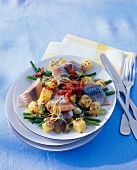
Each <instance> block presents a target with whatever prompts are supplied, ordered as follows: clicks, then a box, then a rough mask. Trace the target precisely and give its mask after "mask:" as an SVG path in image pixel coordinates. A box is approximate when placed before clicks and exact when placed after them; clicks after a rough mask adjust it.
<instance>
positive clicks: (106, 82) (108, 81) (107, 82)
mask: <svg viewBox="0 0 137 170" xmlns="http://www.w3.org/2000/svg"><path fill="white" fill-rule="evenodd" d="M111 82H112V80H111V79H110V80H106V81H105V82H104V83H105V84H106V85H107V84H109V83H111Z"/></svg>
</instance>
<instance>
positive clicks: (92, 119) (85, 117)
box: [73, 115, 101, 122]
mask: <svg viewBox="0 0 137 170" xmlns="http://www.w3.org/2000/svg"><path fill="white" fill-rule="evenodd" d="M73 118H80V116H79V115H73ZM83 119H84V120H85V119H86V120H89V121H95V122H101V120H100V119H96V118H92V117H88V116H85V115H84V116H83Z"/></svg>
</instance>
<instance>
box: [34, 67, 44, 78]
mask: <svg viewBox="0 0 137 170" xmlns="http://www.w3.org/2000/svg"><path fill="white" fill-rule="evenodd" d="M43 73H44V67H42V69H41V70H40V71H39V72H38V73H36V74H34V75H33V76H35V77H41V76H42V74H43Z"/></svg>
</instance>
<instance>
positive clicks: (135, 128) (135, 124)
mask: <svg viewBox="0 0 137 170" xmlns="http://www.w3.org/2000/svg"><path fill="white" fill-rule="evenodd" d="M100 59H101V62H102V64H103V65H104V67H105V69H106V70H107V71H108V73H109V74H110V76H111V77H112V79H113V81H114V83H115V86H116V89H117V98H118V100H119V102H120V104H121V105H122V107H123V109H124V111H125V112H126V111H127V110H126V106H125V104H124V102H123V100H122V99H121V97H120V94H119V92H122V93H123V94H124V95H125V94H126V89H125V87H124V85H123V83H122V80H121V79H120V77H119V76H118V74H117V72H116V70H115V69H114V67H113V66H112V64H111V63H110V61H109V60H108V59H107V57H106V56H105V55H104V54H101V55H100ZM129 103H130V106H131V108H132V110H133V113H134V115H135V118H136V119H137V108H136V106H135V105H134V103H133V102H132V100H131V99H130V98H129ZM126 116H127V117H128V120H129V125H130V128H131V130H132V132H133V134H134V136H135V138H136V139H137V121H136V120H135V119H134V118H133V117H132V116H131V115H130V113H129V112H127V113H126Z"/></svg>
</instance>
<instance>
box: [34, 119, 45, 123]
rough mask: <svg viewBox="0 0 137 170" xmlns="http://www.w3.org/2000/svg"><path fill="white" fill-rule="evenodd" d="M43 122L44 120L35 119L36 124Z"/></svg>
mask: <svg viewBox="0 0 137 170" xmlns="http://www.w3.org/2000/svg"><path fill="white" fill-rule="evenodd" d="M41 122H43V120H41V119H35V122H34V123H41Z"/></svg>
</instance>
